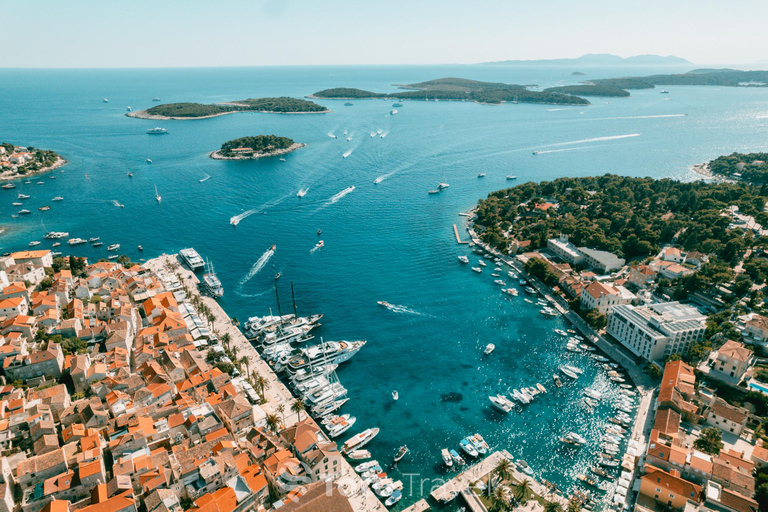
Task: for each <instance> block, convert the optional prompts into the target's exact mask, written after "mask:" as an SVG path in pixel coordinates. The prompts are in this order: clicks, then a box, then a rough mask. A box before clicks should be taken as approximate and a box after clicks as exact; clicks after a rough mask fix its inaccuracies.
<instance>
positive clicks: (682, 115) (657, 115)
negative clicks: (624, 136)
mask: <svg viewBox="0 0 768 512" xmlns="http://www.w3.org/2000/svg"><path fill="white" fill-rule="evenodd" d="M686 116H688V114H654V115H647V116H619V117H596V118H594V119H592V121H609V120H614V119H663V118H665V117H686ZM638 135H639V134H638Z"/></svg>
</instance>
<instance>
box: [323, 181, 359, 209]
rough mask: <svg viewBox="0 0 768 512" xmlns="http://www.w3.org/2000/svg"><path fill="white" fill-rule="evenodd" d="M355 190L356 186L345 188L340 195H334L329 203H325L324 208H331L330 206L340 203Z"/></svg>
mask: <svg viewBox="0 0 768 512" xmlns="http://www.w3.org/2000/svg"><path fill="white" fill-rule="evenodd" d="M353 190H355V186H354V185H352V186H351V187H347V188H345V189H344V190H342V191H341V192H339V193H337V194H334V195H332V196H331V198H330V199H328V201H327V202H326V203H325V204H324V205H323V206H330V205H332V204H336V203H338V202H339V200H340V199H341V198H342V197H344V196H345V195H347V194H349V193H351V192H352V191H353Z"/></svg>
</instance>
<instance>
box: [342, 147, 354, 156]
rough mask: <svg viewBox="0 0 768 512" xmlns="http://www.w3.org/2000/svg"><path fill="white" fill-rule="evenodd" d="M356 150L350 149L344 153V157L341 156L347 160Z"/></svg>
mask: <svg viewBox="0 0 768 512" xmlns="http://www.w3.org/2000/svg"><path fill="white" fill-rule="evenodd" d="M354 150H355V148H352V149H348V150H346V151H345V152H344V154H343V155H341V157H342V158H347V157H348V156H349V155H351V154H352V152H353V151H354Z"/></svg>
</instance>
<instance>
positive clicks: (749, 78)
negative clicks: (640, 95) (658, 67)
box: [590, 69, 768, 89]
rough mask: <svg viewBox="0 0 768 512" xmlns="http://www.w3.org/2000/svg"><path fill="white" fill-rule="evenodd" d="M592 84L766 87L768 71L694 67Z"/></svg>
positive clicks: (604, 80)
mask: <svg viewBox="0 0 768 512" xmlns="http://www.w3.org/2000/svg"><path fill="white" fill-rule="evenodd" d="M590 83H591V84H594V85H607V86H613V87H621V88H622V89H653V88H654V87H655V86H657V85H714V86H720V87H768V71H741V70H738V69H694V70H692V71H689V72H687V73H681V74H676V75H651V76H643V77H625V78H603V79H599V80H591V81H590Z"/></svg>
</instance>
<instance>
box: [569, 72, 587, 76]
mask: <svg viewBox="0 0 768 512" xmlns="http://www.w3.org/2000/svg"><path fill="white" fill-rule="evenodd" d="M571 76H584V73H582V72H581V71H574V72H573V73H571Z"/></svg>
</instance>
